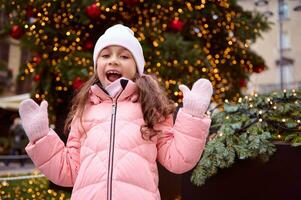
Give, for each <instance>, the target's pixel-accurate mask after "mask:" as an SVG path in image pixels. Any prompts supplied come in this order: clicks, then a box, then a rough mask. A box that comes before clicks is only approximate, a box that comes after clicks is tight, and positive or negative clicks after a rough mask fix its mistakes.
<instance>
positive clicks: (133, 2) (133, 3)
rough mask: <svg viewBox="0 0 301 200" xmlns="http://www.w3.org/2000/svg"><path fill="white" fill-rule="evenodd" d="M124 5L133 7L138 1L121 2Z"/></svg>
mask: <svg viewBox="0 0 301 200" xmlns="http://www.w3.org/2000/svg"><path fill="white" fill-rule="evenodd" d="M122 1H123V3H124V4H125V5H128V6H134V5H137V4H138V3H139V0H122Z"/></svg>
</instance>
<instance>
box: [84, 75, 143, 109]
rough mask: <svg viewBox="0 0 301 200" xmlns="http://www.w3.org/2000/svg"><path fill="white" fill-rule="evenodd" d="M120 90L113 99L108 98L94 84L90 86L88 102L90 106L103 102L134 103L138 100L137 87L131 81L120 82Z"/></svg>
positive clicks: (102, 90)
mask: <svg viewBox="0 0 301 200" xmlns="http://www.w3.org/2000/svg"><path fill="white" fill-rule="evenodd" d="M121 85H122V88H123V89H122V90H121V92H120V93H119V94H117V95H116V97H115V98H112V97H110V96H109V94H108V93H107V92H106V91H105V89H103V88H102V87H101V86H100V85H99V84H94V85H92V86H91V88H90V91H89V95H90V102H91V103H92V104H99V103H101V102H103V101H112V100H113V101H115V100H117V101H124V100H130V101H132V102H136V101H137V100H138V98H139V94H138V87H137V85H136V83H134V82H133V81H131V80H124V79H123V80H121Z"/></svg>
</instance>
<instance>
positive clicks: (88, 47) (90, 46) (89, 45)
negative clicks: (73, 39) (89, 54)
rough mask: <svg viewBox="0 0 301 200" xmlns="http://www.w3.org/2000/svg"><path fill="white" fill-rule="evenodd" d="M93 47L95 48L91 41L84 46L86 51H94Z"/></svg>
mask: <svg viewBox="0 0 301 200" xmlns="http://www.w3.org/2000/svg"><path fill="white" fill-rule="evenodd" d="M93 47H94V43H93V42H91V41H87V42H86V43H85V44H84V49H86V50H90V49H93Z"/></svg>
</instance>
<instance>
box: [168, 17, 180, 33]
mask: <svg viewBox="0 0 301 200" xmlns="http://www.w3.org/2000/svg"><path fill="white" fill-rule="evenodd" d="M169 27H170V29H171V30H174V31H178V32H180V31H182V30H183V28H184V22H183V21H181V20H180V19H174V20H172V21H171V22H170V24H169Z"/></svg>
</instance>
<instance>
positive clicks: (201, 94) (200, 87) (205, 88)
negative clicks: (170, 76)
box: [179, 78, 213, 117]
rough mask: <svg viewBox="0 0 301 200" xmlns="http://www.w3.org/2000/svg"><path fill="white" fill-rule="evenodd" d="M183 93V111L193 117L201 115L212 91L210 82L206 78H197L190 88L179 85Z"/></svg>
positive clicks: (205, 109) (206, 107)
mask: <svg viewBox="0 0 301 200" xmlns="http://www.w3.org/2000/svg"><path fill="white" fill-rule="evenodd" d="M179 89H180V90H181V91H182V93H183V111H184V112H186V113H188V114H191V115H193V116H195V117H202V116H203V115H204V113H205V112H206V111H207V109H208V106H209V103H210V99H211V96H212V93H213V89H212V85H211V82H210V81H209V80H207V79H203V78H201V79H199V80H197V81H196V82H195V83H194V84H193V86H192V89H191V90H190V89H189V88H188V87H187V86H186V85H180V86H179Z"/></svg>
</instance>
